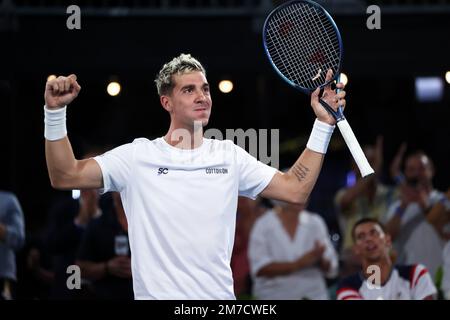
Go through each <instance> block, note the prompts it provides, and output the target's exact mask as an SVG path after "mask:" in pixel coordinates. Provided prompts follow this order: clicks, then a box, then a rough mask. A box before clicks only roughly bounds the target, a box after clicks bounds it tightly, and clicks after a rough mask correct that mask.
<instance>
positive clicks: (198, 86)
mask: <svg viewBox="0 0 450 320" xmlns="http://www.w3.org/2000/svg"><path fill="white" fill-rule="evenodd" d="M172 80H173V81H174V84H175V86H174V88H173V89H172V93H171V94H170V95H168V96H163V97H165V98H163V97H162V103H163V106H165V108H166V110H168V111H169V113H170V114H171V118H172V122H175V125H176V126H177V127H184V128H186V127H192V126H193V125H194V122H201V124H202V126H206V125H207V124H208V121H209V116H210V114H211V106H212V101H211V95H210V92H209V84H208V82H207V80H206V77H205V75H204V74H203V72H200V71H194V72H190V73H185V74H175V75H173V76H172Z"/></svg>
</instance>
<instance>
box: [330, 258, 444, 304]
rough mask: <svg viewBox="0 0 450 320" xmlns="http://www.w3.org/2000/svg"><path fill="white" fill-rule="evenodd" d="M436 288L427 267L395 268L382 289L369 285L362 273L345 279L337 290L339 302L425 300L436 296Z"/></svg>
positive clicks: (406, 266)
mask: <svg viewBox="0 0 450 320" xmlns="http://www.w3.org/2000/svg"><path fill="white" fill-rule="evenodd" d="M436 293H437V290H436V287H435V286H434V284H433V281H432V280H431V277H430V274H429V273H428V271H427V269H426V268H425V266H423V265H421V264H418V265H409V266H408V265H405V266H395V267H394V268H393V269H392V272H391V274H390V276H389V280H388V281H387V282H386V283H385V284H384V285H383V286H381V287H379V286H375V285H374V284H370V283H368V281H367V280H366V279H365V278H364V277H363V276H362V274H361V273H357V274H355V275H352V276H350V277H347V278H345V279H343V280H342V281H341V282H340V283H339V285H338V290H337V299H338V300H423V299H424V298H426V297H428V296H430V295H435V294H436Z"/></svg>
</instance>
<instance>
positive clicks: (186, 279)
mask: <svg viewBox="0 0 450 320" xmlns="http://www.w3.org/2000/svg"><path fill="white" fill-rule="evenodd" d="M331 77H332V72H331V71H329V73H328V79H331ZM155 82H156V87H157V90H158V94H159V97H160V102H161V105H162V107H163V108H164V109H165V110H167V112H168V113H169V115H170V120H171V121H170V127H169V129H168V131H167V133H166V134H165V135H164V136H163V137H160V138H157V139H155V140H148V139H145V138H139V139H135V140H134V141H133V142H132V143H129V144H125V145H122V146H119V147H117V148H115V149H113V150H111V151H109V152H106V153H105V154H103V155H101V156H98V157H95V158H91V159H86V160H77V159H75V157H74V154H73V151H72V147H71V145H70V142H69V139H68V137H67V130H66V106H67V105H68V104H70V103H71V102H72V101H73V100H74V99H75V98H76V97H77V96H78V94H79V92H80V89H81V87H80V85H79V84H78V83H77V78H76V76H75V75H73V74H72V75H69V76H67V77H63V76H60V77H58V78H56V79H54V80H51V81H48V82H47V83H46V86H45V106H44V113H45V133H44V135H45V139H46V140H45V151H46V159H47V167H48V172H49V176H50V180H51V184H52V186H53V187H54V188H57V189H63V190H64V189H69V190H70V189H85V188H100V189H102V191H103V192H108V191H118V192H120V194H121V198H122V202H123V206H124V209H125V212H126V216H127V219H128V226H129V239H130V248H131V254H132V274H133V289H134V294H135V298H136V299H175V300H178V299H235V296H234V293H233V278H232V273H231V268H230V259H231V252H232V248H233V241H234V231H235V214H236V207H237V199H238V196H239V195H241V196H246V197H250V198H255V197H256V196H258V195H261V196H263V197H267V198H271V199H277V200H282V201H287V202H291V203H297V204H304V203H305V202H306V201H307V199H308V197H309V195H310V193H311V190H312V189H313V187H314V184H315V183H316V180H317V177H318V175H319V172H320V169H321V167H322V163H323V160H324V155H325V153H326V150H327V146H328V143H329V141H330V138H331V135H332V133H333V130H334V127H335V120H334V118H333V117H332V116H330V115H329V114H328V113H327V111H326V110H325V109H324V108H323V107H322V106H321V105H320V103H319V101H318V99H319V94H320V90H319V89H318V90H316V91H315V92H313V94H312V95H311V106H312V108H313V110H314V113H315V114H316V117H317V119H316V121H315V123H314V126H313V129H312V133H311V135H310V138H309V141H308V143H307V146H306V149H305V150H304V151H303V153H302V154H301V155H300V157H299V158H298V160H297V161H296V162H295V164H294V165H293V166H292V168H291V169H290V170H289V171H288V172H287V173H282V172H280V171H278V170H276V169H275V168H272V167H270V166H267V165H265V164H263V163H261V162H259V161H257V160H256V159H255V158H254V157H252V156H251V155H249V154H248V153H247V152H246V151H245V150H244V149H242V148H240V147H239V146H236V145H234V143H233V142H232V141H229V140H225V141H219V140H213V139H206V138H203V127H204V126H206V125H207V123H208V120H209V117H210V114H211V107H212V100H211V95H210V86H209V84H208V82H207V80H206V72H205V69H204V68H203V66H202V65H201V64H200V62H199V61H198V60H196V59H195V58H193V57H191V55H189V54H181V55H180V56H178V57H176V58H174V59H173V60H171V61H170V62H168V63H166V64H164V66H163V67H162V69H161V70H160V72H159V74H158V75H157V77H156V80H155ZM337 88H340V89H343V88H344V85H343V84H341V83H339V84H337ZM344 97H345V92H344V91H341V92H340V93H338V94H337V93H336V92H335V91H334V90H332V88H331V87H330V86H328V87H327V88H325V89H324V91H323V94H322V99H323V100H325V101H326V102H327V103H328V104H329V105H331V106H332V107H333V108H335V109H337V107H338V104H340V105H343V106H344V105H345V99H344ZM86 117H89V114H86ZM105 272H106V270H105Z"/></svg>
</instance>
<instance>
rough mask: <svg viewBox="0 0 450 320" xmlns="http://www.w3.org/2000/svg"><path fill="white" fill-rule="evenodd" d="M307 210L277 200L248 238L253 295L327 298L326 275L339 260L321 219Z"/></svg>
mask: <svg viewBox="0 0 450 320" xmlns="http://www.w3.org/2000/svg"><path fill="white" fill-rule="evenodd" d="M304 208H305V206H302V205H295V204H288V203H284V202H279V201H276V207H275V208H274V210H269V211H267V212H266V213H265V214H264V215H263V216H262V217H260V218H259V219H258V220H257V221H256V223H255V225H254V227H253V229H252V231H251V234H250V244H249V259H250V267H251V274H252V278H253V295H254V296H256V298H258V299H267V300H272V299H287V300H300V299H320V300H325V299H329V296H328V292H327V287H326V282H325V279H324V276H327V277H330V278H331V277H335V276H336V275H337V271H338V258H337V254H336V251H335V249H334V247H333V245H332V243H331V241H330V239H329V234H328V229H327V226H326V224H325V222H324V221H323V219H322V218H321V217H320V216H319V215H318V214H315V213H312V212H308V211H306V210H304Z"/></svg>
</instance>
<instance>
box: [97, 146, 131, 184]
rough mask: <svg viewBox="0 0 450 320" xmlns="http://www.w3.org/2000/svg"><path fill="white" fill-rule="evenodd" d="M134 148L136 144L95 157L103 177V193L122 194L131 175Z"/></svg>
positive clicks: (120, 147)
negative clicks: (113, 192) (115, 192)
mask: <svg viewBox="0 0 450 320" xmlns="http://www.w3.org/2000/svg"><path fill="white" fill-rule="evenodd" d="M134 148H135V145H134V143H128V144H124V145H122V146H119V147H117V148H115V149H112V150H110V151H108V152H106V153H104V154H102V155H100V156H96V157H94V160H95V161H97V163H98V165H99V166H100V169H101V170H102V175H103V189H101V193H105V192H108V191H118V192H121V191H122V190H123V189H124V188H125V186H126V185H127V183H128V180H129V178H130V174H131V168H132V162H133V158H134Z"/></svg>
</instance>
